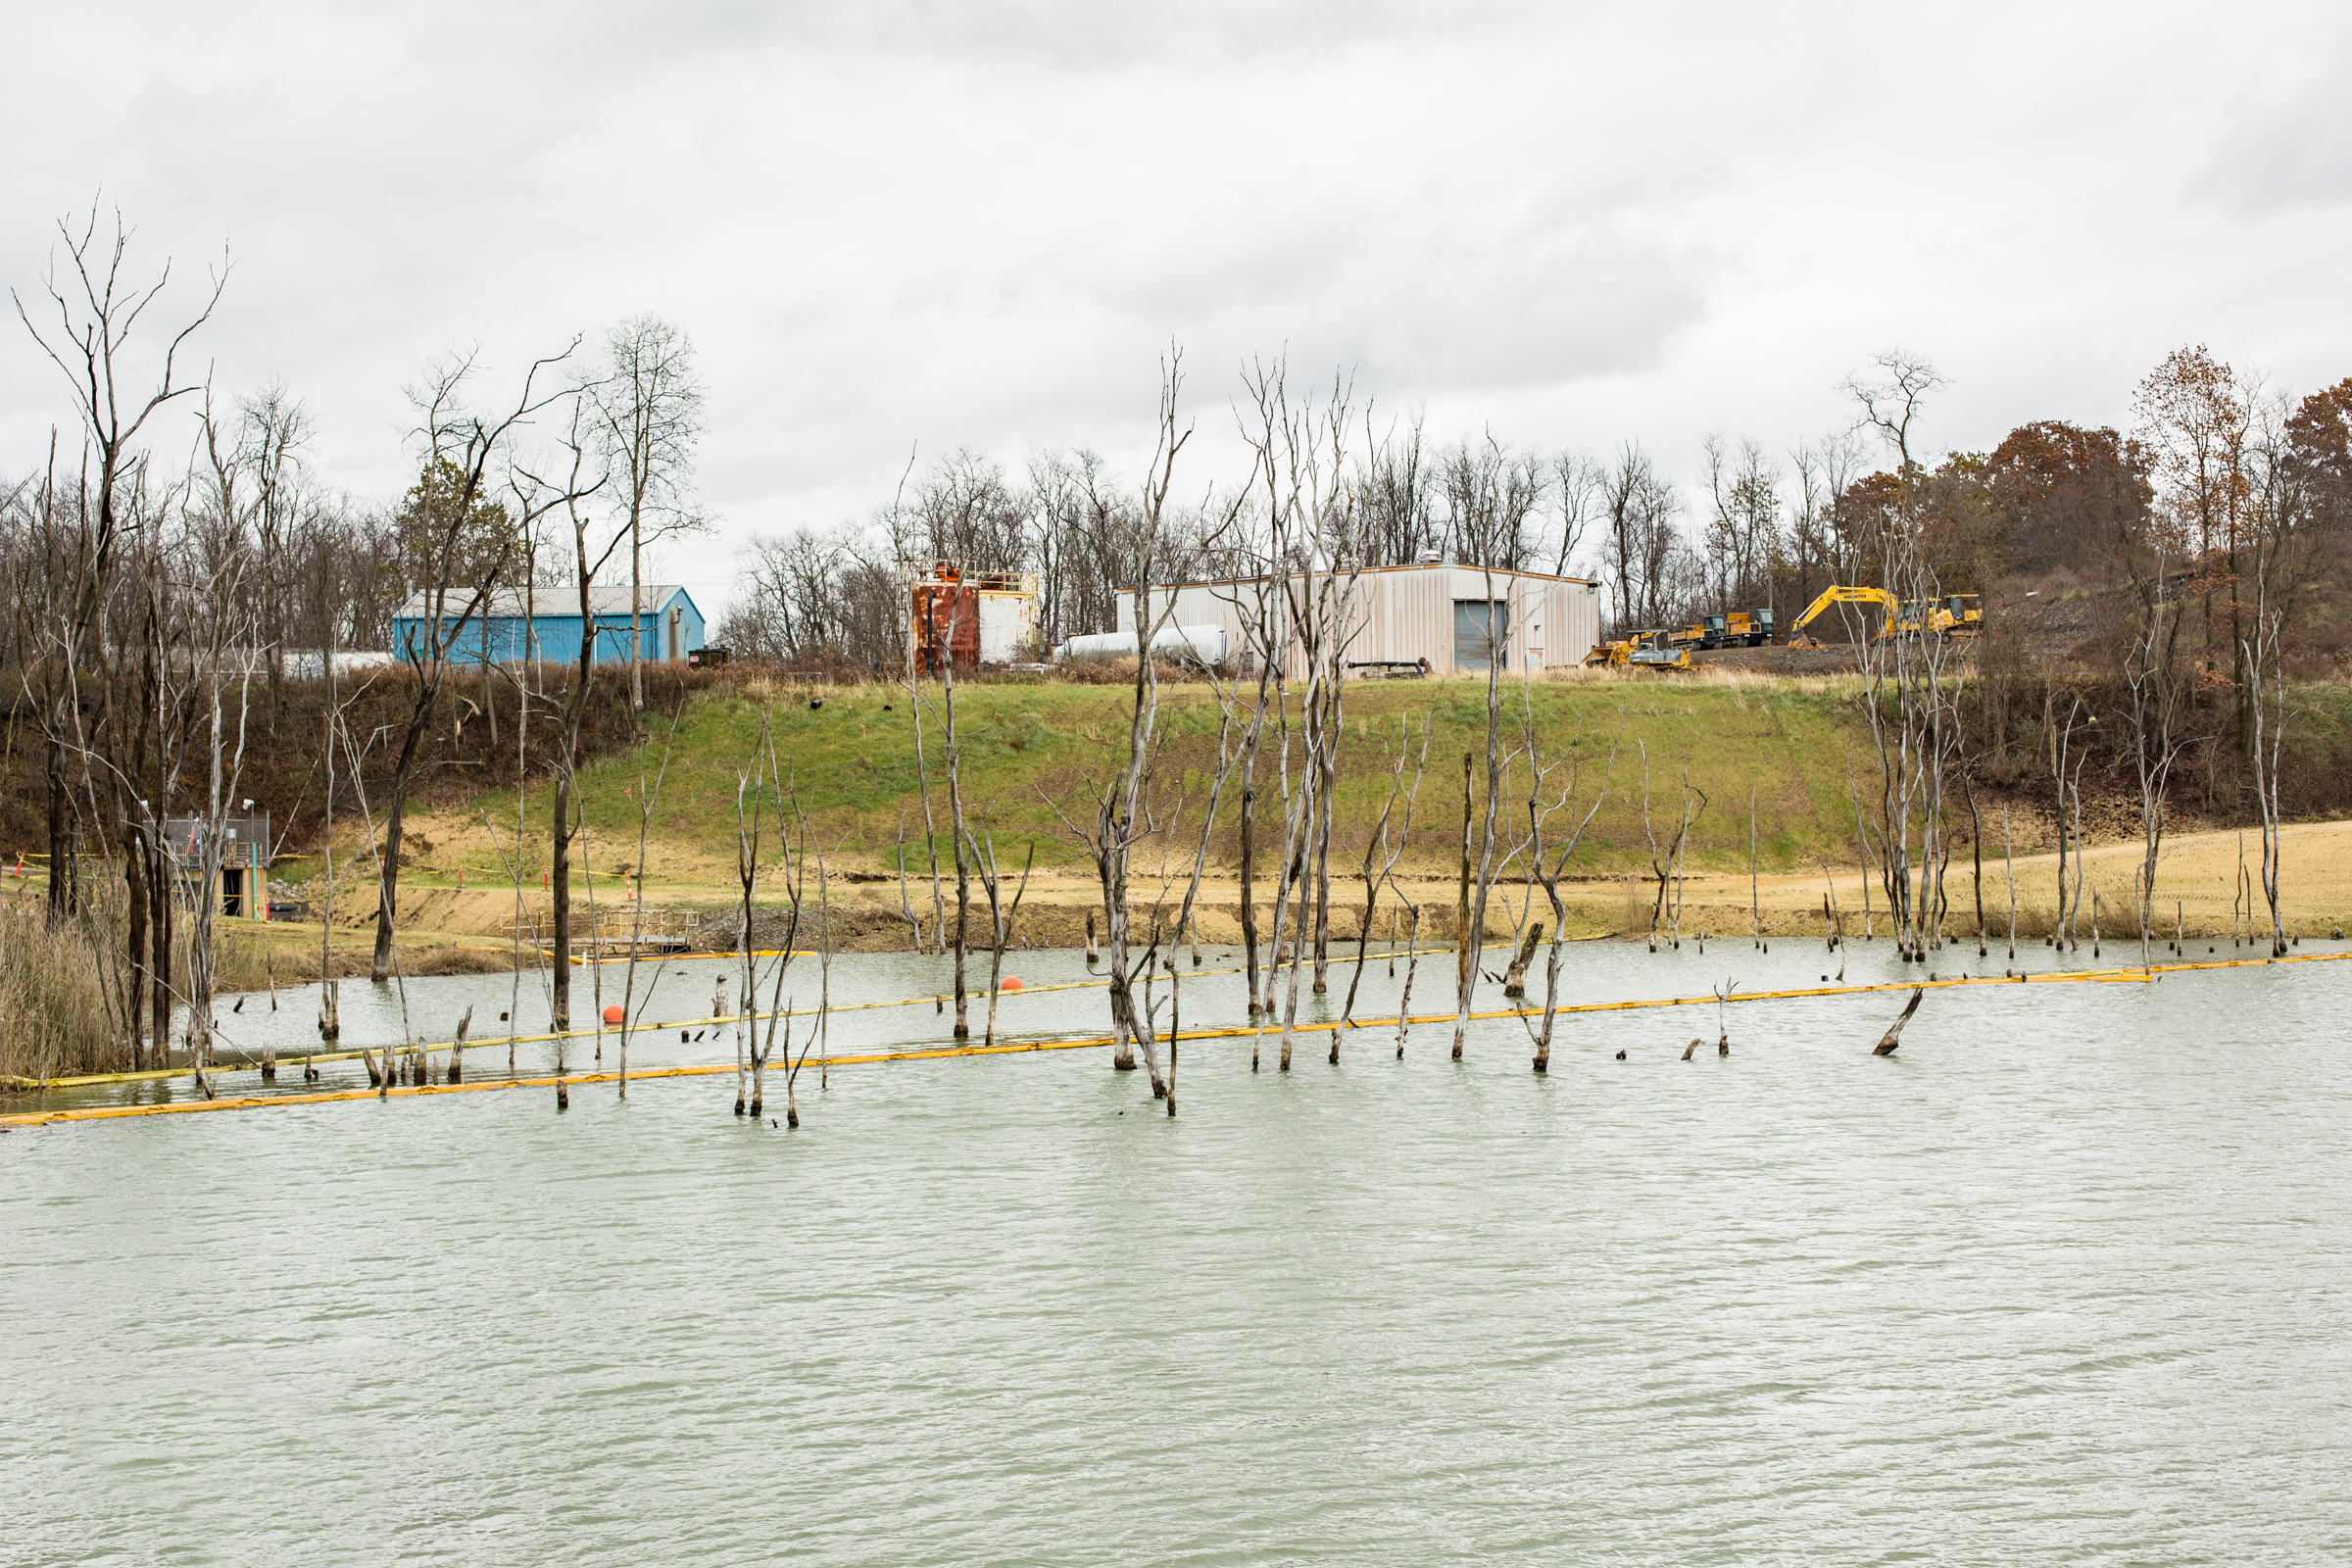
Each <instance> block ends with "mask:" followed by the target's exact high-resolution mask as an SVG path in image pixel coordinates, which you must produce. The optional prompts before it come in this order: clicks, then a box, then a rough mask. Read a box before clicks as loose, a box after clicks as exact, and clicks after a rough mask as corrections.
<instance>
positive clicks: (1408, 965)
mask: <svg viewBox="0 0 2352 1568" xmlns="http://www.w3.org/2000/svg"><path fill="white" fill-rule="evenodd" d="M1409 907H1410V908H1411V909H1412V911H1413V912H1412V923H1411V925H1409V926H1408V927H1407V928H1406V930H1405V937H1404V990H1403V991H1402V992H1400V993H1398V995H1397V1060H1399V1061H1402V1060H1403V1059H1404V1037H1405V1036H1406V1034H1408V1033H1409V1032H1410V1031H1411V1029H1412V1027H1413V971H1414V970H1415V969H1416V968H1418V967H1419V966H1420V963H1421V906H1419V905H1418V904H1415V905H1412V906H1409Z"/></svg>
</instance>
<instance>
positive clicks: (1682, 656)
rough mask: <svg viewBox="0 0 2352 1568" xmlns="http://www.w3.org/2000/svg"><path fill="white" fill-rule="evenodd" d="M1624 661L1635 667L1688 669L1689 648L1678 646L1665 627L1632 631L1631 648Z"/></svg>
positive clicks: (1689, 659)
mask: <svg viewBox="0 0 2352 1568" xmlns="http://www.w3.org/2000/svg"><path fill="white" fill-rule="evenodd" d="M1625 662H1627V663H1629V664H1631V665H1633V666H1634V667H1635V668H1636V669H1689V668H1690V667H1691V650H1690V649H1688V648H1678V647H1676V646H1675V644H1674V641H1673V639H1672V638H1670V637H1669V636H1667V634H1666V631H1665V628H1663V627H1657V628H1654V629H1652V630H1649V631H1638V632H1636V633H1634V640H1633V649H1632V651H1631V652H1629V653H1628V654H1627V655H1626V658H1625Z"/></svg>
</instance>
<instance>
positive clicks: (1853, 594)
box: [1789, 584, 1895, 644]
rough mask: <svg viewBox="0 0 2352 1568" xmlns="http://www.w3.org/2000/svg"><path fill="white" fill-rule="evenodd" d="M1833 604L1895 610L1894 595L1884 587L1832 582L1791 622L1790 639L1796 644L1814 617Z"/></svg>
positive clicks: (1890, 611)
mask: <svg viewBox="0 0 2352 1568" xmlns="http://www.w3.org/2000/svg"><path fill="white" fill-rule="evenodd" d="M1832 605H1877V606H1878V607H1879V608H1880V609H1882V610H1884V611H1886V612H1887V613H1888V614H1889V615H1891V614H1893V613H1894V612H1895V607H1894V595H1892V594H1890V593H1887V591H1886V590H1885V589H1883V588H1847V587H1839V586H1838V585H1837V584H1832V585H1831V586H1829V587H1827V588H1824V589H1823V590H1822V591H1821V597H1820V598H1818V599H1816V600H1814V601H1813V602H1812V603H1811V604H1809V605H1807V606H1806V607H1805V613H1803V614H1801V615H1799V616H1797V617H1796V619H1795V620H1794V621H1793V622H1791V623H1790V625H1789V642H1790V643H1791V644H1794V643H1795V641H1796V640H1797V638H1798V637H1800V636H1802V635H1803V634H1804V630H1805V628H1806V627H1807V626H1808V625H1810V624H1812V621H1813V618H1814V617H1815V616H1816V615H1819V614H1820V613H1822V612H1823V611H1825V610H1827V609H1829V608H1830V607H1831V606H1832Z"/></svg>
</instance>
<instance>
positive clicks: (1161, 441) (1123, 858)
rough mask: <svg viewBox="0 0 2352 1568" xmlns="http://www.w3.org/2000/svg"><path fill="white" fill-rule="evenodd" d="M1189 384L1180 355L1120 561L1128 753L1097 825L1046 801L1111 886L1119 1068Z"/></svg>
mask: <svg viewBox="0 0 2352 1568" xmlns="http://www.w3.org/2000/svg"><path fill="white" fill-rule="evenodd" d="M1182 385H1183V374H1182V361H1181V357H1180V356H1179V355H1177V354H1175V353H1171V354H1170V356H1169V357H1168V359H1167V360H1166V361H1165V362H1163V364H1162V367H1161V376H1160V391H1159V420H1158V435H1157V444H1156V445H1155V447H1154V448H1153V451H1152V463H1151V466H1150V467H1149V468H1148V469H1147V471H1146V476H1145V481H1144V486H1143V493H1142V500H1141V506H1140V508H1139V509H1138V514H1137V517H1136V523H1135V527H1134V528H1133V530H1132V531H1131V533H1130V535H1129V537H1128V539H1127V540H1126V546H1127V548H1126V549H1125V550H1124V552H1122V554H1121V558H1120V559H1119V560H1118V561H1117V562H1116V563H1115V564H1116V566H1117V574H1118V575H1119V576H1121V577H1123V578H1125V579H1126V580H1127V581H1129V582H1132V583H1133V584H1135V587H1134V589H1133V593H1134V620H1135V632H1136V650H1137V656H1138V657H1137V659H1136V662H1135V684H1134V687H1133V690H1132V693H1131V702H1130V706H1129V709H1128V721H1127V748H1126V756H1125V759H1124V760H1123V762H1122V764H1121V766H1120V770H1119V772H1118V773H1117V775H1116V776H1114V777H1113V778H1111V779H1108V780H1106V781H1103V782H1100V783H1098V782H1096V781H1094V780H1092V779H1089V780H1088V781H1087V784H1086V787H1085V793H1086V795H1087V797H1088V800H1087V804H1086V807H1085V808H1084V809H1085V811H1086V814H1087V816H1088V817H1089V818H1090V820H1089V821H1088V822H1087V823H1086V824H1085V825H1081V824H1080V823H1079V822H1077V821H1074V820H1073V819H1072V818H1071V816H1070V814H1069V813H1068V812H1066V811H1064V810H1063V809H1061V807H1060V806H1059V805H1058V804H1056V803H1055V802H1054V801H1052V800H1051V799H1050V798H1049V799H1048V800H1047V803H1046V804H1047V805H1048V806H1049V807H1050V808H1051V809H1053V811H1054V815H1055V816H1057V817H1059V818H1060V820H1061V822H1062V825H1063V826H1064V828H1066V829H1067V830H1068V831H1069V833H1070V835H1071V836H1072V837H1073V838H1075V839H1076V840H1077V841H1078V842H1079V843H1080V844H1081V845H1083V846H1084V847H1085V849H1086V852H1087V855H1088V858H1091V859H1092V860H1093V861H1094V863H1095V875H1096V880H1097V882H1098V883H1099V885H1100V887H1101V890H1102V898H1103V914H1104V916H1105V918H1106V919H1107V920H1108V922H1109V931H1108V933H1107V936H1108V942H1107V946H1108V948H1109V957H1110V987H1109V990H1110V1019H1111V1040H1112V1045H1111V1066H1112V1068H1113V1069H1114V1070H1116V1071H1120V1072H1132V1071H1134V1070H1135V1043H1134V1035H1135V1032H1136V1028H1137V1024H1138V1019H1137V1017H1136V1013H1135V999H1134V995H1133V989H1132V984H1133V982H1132V977H1131V975H1130V972H1129V967H1128V965H1129V957H1130V956H1129V952H1128V948H1129V937H1128V911H1127V889H1128V870H1129V864H1130V861H1131V858H1132V857H1133V855H1134V851H1135V846H1136V845H1137V844H1139V843H1141V842H1143V841H1144V840H1145V839H1147V838H1150V837H1151V836H1152V835H1153V834H1154V833H1156V832H1158V831H1159V830H1160V828H1159V824H1158V823H1157V822H1156V820H1154V818H1153V816H1152V811H1151V809H1150V806H1149V803H1148V801H1147V798H1146V785H1147V782H1148V781H1149V779H1150V777H1151V773H1152V760H1153V758H1154V756H1155V755H1156V753H1157V750H1158V745H1159V731H1158V725H1159V704H1160V696H1159V662H1158V661H1157V660H1156V659H1155V658H1153V657H1152V642H1153V640H1154V639H1155V638H1156V637H1157V636H1158V634H1159V632H1160V631H1161V630H1162V629H1163V628H1164V627H1165V626H1167V625H1168V624H1169V622H1170V621H1172V620H1173V619H1174V617H1175V613H1176V605H1175V598H1174V596H1173V595H1164V594H1163V595H1155V594H1153V592H1152V583H1153V582H1154V581H1155V580H1156V579H1157V578H1158V576H1159V575H1160V574H1161V572H1162V570H1163V569H1164V567H1165V564H1166V562H1167V559H1168V558H1169V557H1170V556H1171V555H1173V554H1174V552H1175V547H1176V543H1177V541H1176V539H1175V537H1174V532H1175V519H1174V518H1173V517H1172V516H1171V515H1169V512H1168V491H1169V488H1170V486H1171V485H1172V484H1173V483H1174V480H1175V469H1176V459H1177V456H1178V454H1180V453H1181V452H1182V451H1183V450H1184V447H1185V444H1186V443H1187V442H1188V441H1190V440H1191V439H1192V429H1191V427H1190V426H1188V425H1185V424H1183V423H1182V421H1181V420H1180V418H1179V417H1178V414H1177V394H1178V392H1179V390H1180V389H1181V387H1182Z"/></svg>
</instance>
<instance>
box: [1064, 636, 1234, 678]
mask: <svg viewBox="0 0 2352 1568" xmlns="http://www.w3.org/2000/svg"><path fill="white" fill-rule="evenodd" d="M1152 654H1153V655H1154V656H1155V657H1157V658H1160V659H1172V660H1176V661H1178V662H1182V663H1187V664H1203V665H1207V666H1209V667H1210V668H1223V667H1224V664H1225V662H1226V661H1227V660H1228V659H1230V658H1232V656H1233V640H1232V639H1231V638H1230V637H1228V636H1227V635H1226V632H1225V628H1224V627H1222V626H1168V627H1163V628H1162V629H1161V630H1160V632H1159V634H1158V635H1157V636H1155V637H1153V638H1152ZM1134 657H1135V633H1133V632H1131V631H1106V632H1096V633H1093V634H1091V635H1089V636H1085V637H1073V638H1071V639H1070V640H1069V641H1068V642H1066V643H1063V644H1062V645H1061V646H1060V647H1059V648H1056V649H1054V662H1056V663H1066V662H1069V661H1071V660H1074V659H1133V658H1134Z"/></svg>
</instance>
